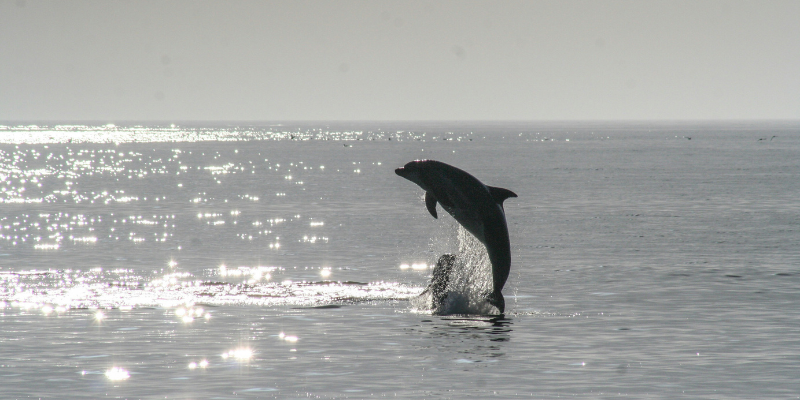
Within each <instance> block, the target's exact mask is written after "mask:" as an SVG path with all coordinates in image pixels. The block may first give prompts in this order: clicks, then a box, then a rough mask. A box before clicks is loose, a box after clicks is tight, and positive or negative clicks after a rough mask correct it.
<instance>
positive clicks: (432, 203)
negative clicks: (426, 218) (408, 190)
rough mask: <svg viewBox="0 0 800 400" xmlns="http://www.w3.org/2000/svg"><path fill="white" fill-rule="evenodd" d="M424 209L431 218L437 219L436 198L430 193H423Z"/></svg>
mask: <svg viewBox="0 0 800 400" xmlns="http://www.w3.org/2000/svg"><path fill="white" fill-rule="evenodd" d="M425 207H427V208H428V212H429V213H431V215H433V218H436V219H438V218H439V217H437V216H436V196H434V195H433V193H431V192H425Z"/></svg>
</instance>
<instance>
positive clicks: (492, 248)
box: [394, 160, 517, 313]
mask: <svg viewBox="0 0 800 400" xmlns="http://www.w3.org/2000/svg"><path fill="white" fill-rule="evenodd" d="M394 172H395V173H396V174H397V175H400V176H402V177H403V178H406V179H408V180H410V181H411V182H414V183H416V184H417V185H419V186H420V187H421V188H422V189H423V190H425V206H426V207H427V208H428V212H430V213H431V215H432V216H433V218H438V216H437V214H436V203H439V204H441V205H442V208H444V209H445V211H447V212H448V213H449V214H450V215H452V216H453V218H455V220H456V221H458V223H459V224H461V226H463V227H464V228H466V229H467V231H469V233H471V234H473V235H474V236H475V237H476V238H477V239H478V240H480V242H481V243H483V245H484V246H486V251H487V252H488V253H489V261H491V263H492V292H491V293H489V294H488V295H487V297H486V300H487V301H488V302H489V304H491V305H493V306H495V307H497V309H498V310H499V311H500V313H503V312H504V311H505V299H504V298H503V294H502V292H501V291H502V290H503V285H505V284H506V280H507V279H508V272H509V270H510V269H511V244H510V242H509V239H508V226H507V225H506V214H505V210H504V209H503V201H505V199H507V198H509V197H517V195H516V194H515V193H514V192H512V191H510V190H508V189H503V188H498V187H493V186H486V185H484V184H483V183H481V181H479V180H478V179H477V178H475V177H474V176H472V175H470V174H468V173H467V172H465V171H462V170H460V169H458V168H456V167H454V166H452V165H448V164H445V163H443V162H440V161H434V160H415V161H411V162H409V163H407V164H406V165H404V166H403V167H401V168H397V169H395V170H394Z"/></svg>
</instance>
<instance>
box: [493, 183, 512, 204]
mask: <svg viewBox="0 0 800 400" xmlns="http://www.w3.org/2000/svg"><path fill="white" fill-rule="evenodd" d="M487 188H489V194H491V195H492V198H494V201H496V202H497V204H500V206H502V205H503V202H504V201H505V200H506V199H507V198H509V197H517V194H516V193H514V192H512V191H510V190H508V189H503V188H499V187H494V186H487Z"/></svg>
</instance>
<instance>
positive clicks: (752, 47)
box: [0, 0, 800, 122]
mask: <svg viewBox="0 0 800 400" xmlns="http://www.w3.org/2000/svg"><path fill="white" fill-rule="evenodd" d="M799 17H800V1H797V0H786V1H694V0H692V1H657V0H648V1H639V0H636V1H610V0H607V1H604V0H591V1H572V0H558V1H497V0H495V1H464V0H437V1H411V0H402V1H388V0H387V1H297V0H292V1H196V0H191V1H188V0H170V1H147V0H138V1H113V0H101V1H85V0H70V1H60V0H57V1H34V0H0V121H104V122H115V121H134V120H137V121H298V120H305V121H312V120H317V121H319V120H394V121H398V120H419V121H422V120H497V121H501V120H517V121H519V120H533V121H541V120H767V119H783V120H786V119H789V120H800V23H798V21H800V18H799Z"/></svg>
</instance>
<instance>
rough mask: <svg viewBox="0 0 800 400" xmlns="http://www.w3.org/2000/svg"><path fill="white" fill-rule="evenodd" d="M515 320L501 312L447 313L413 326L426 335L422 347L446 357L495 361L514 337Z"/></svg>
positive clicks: (452, 359) (457, 360) (415, 330)
mask: <svg viewBox="0 0 800 400" xmlns="http://www.w3.org/2000/svg"><path fill="white" fill-rule="evenodd" d="M512 324H513V320H512V319H510V318H506V317H505V316H503V315H500V316H475V315H469V316H465V315H461V316H456V315H452V316H446V317H436V318H434V319H425V320H422V321H421V324H420V325H419V326H418V327H417V328H415V329H412V331H414V332H418V333H420V334H422V335H423V336H426V340H425V343H426V344H425V345H423V346H420V348H421V349H424V350H428V349H436V350H437V352H435V353H433V354H435V356H436V357H437V358H438V357H445V359H446V360H450V361H454V362H458V363H465V362H494V361H493V360H495V359H496V358H498V357H503V356H505V354H506V353H505V351H504V350H503V346H502V344H503V343H504V342H508V341H510V340H511V332H512V329H511V325H512Z"/></svg>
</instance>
